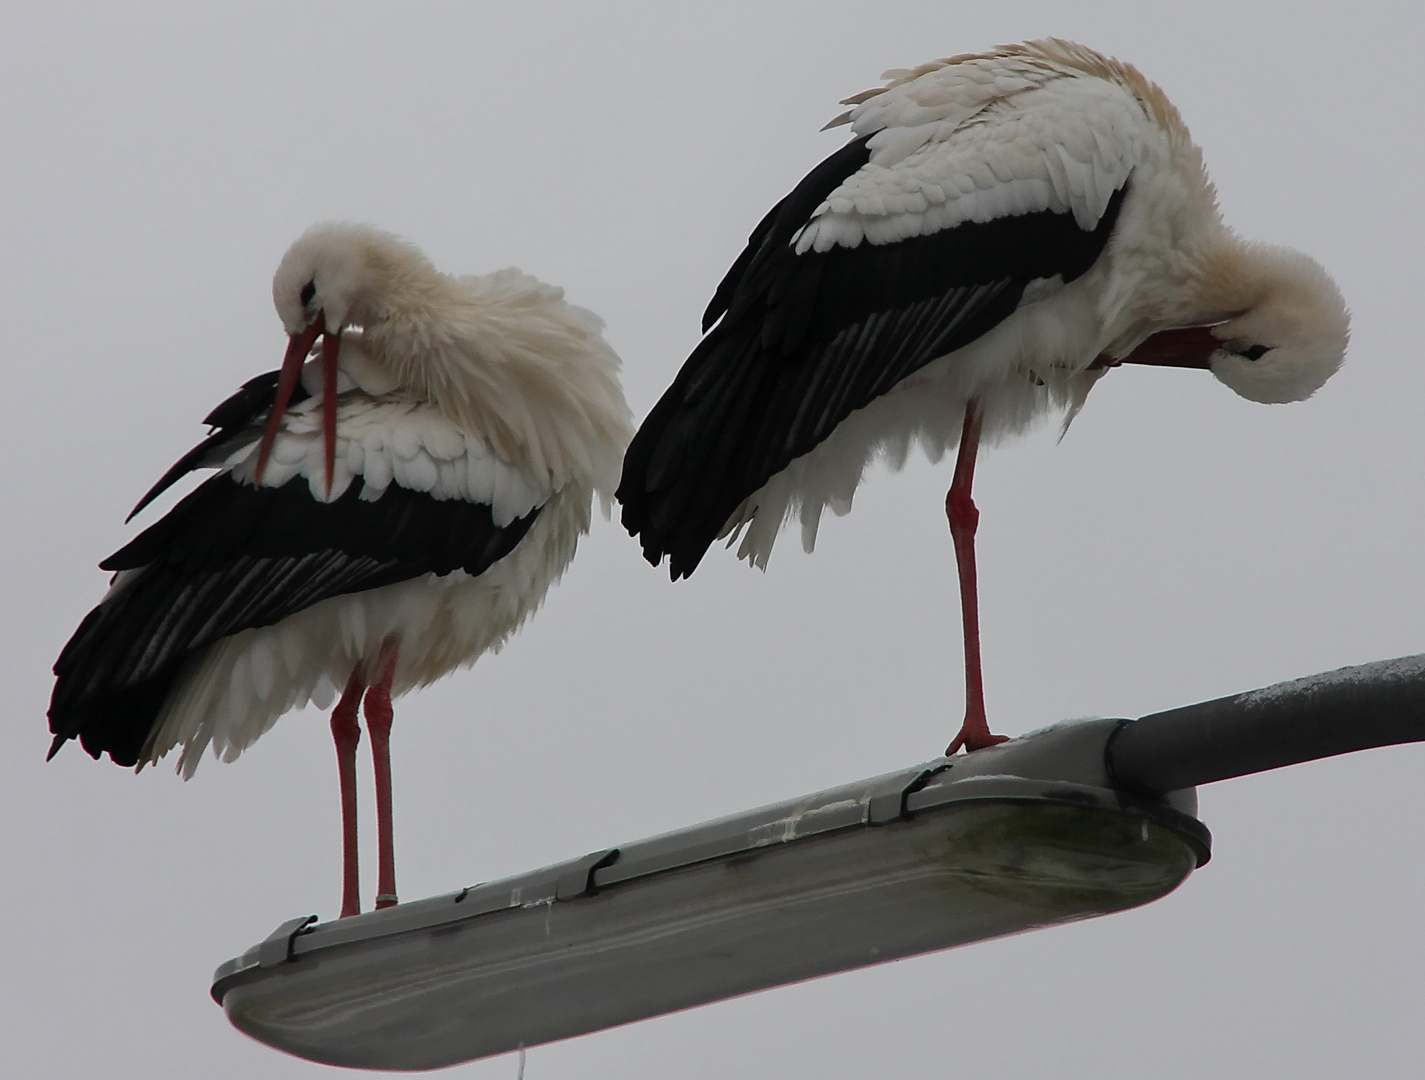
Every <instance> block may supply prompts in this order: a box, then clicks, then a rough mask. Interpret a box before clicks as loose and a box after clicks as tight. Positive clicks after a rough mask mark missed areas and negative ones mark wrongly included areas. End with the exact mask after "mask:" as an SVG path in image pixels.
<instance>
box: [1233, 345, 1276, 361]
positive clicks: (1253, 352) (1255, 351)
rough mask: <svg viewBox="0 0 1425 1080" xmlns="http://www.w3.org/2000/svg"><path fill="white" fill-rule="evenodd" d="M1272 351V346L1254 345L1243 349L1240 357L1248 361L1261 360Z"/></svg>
mask: <svg viewBox="0 0 1425 1080" xmlns="http://www.w3.org/2000/svg"><path fill="white" fill-rule="evenodd" d="M1271 351H1272V347H1271V346H1270V345H1253V346H1252V347H1251V348H1248V349H1243V350H1242V352H1241V353H1239V354H1238V355H1240V356H1241V357H1243V359H1246V360H1260V359H1261V358H1262V357H1264V356H1266V355H1267V353H1269V352H1271Z"/></svg>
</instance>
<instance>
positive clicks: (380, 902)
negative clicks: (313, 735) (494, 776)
mask: <svg viewBox="0 0 1425 1080" xmlns="http://www.w3.org/2000/svg"><path fill="white" fill-rule="evenodd" d="M398 651H399V645H398V644H397V641H396V639H395V638H387V639H386V641H385V642H384V643H382V645H381V655H380V658H379V659H378V660H377V662H376V663H377V668H378V674H377V678H376V681H375V682H373V683H372V684H371V689H370V690H368V691H366V730H367V731H369V732H371V763H372V765H373V766H374V767H375V770H376V847H377V859H378V867H377V876H376V906H377V907H378V908H387V907H393V906H395V904H396V842H395V837H394V834H393V832H392V827H391V716H392V710H391V680H392V679H394V678H395V675H396V655H397V653H398Z"/></svg>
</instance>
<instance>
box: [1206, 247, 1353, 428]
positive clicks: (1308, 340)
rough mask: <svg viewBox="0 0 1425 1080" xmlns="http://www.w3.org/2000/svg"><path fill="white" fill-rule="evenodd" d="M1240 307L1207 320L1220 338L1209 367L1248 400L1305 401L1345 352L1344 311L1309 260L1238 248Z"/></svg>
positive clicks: (1347, 324) (1281, 251) (1347, 325)
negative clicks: (1233, 312) (1228, 315)
mask: <svg viewBox="0 0 1425 1080" xmlns="http://www.w3.org/2000/svg"><path fill="white" fill-rule="evenodd" d="M1243 263H1244V265H1243V267H1242V273H1243V276H1244V278H1245V279H1246V280H1245V281H1244V283H1243V292H1242V293H1241V294H1240V295H1242V298H1243V299H1244V300H1246V301H1248V303H1247V304H1246V305H1245V306H1244V308H1243V309H1242V311H1241V314H1239V315H1234V316H1233V317H1232V318H1230V319H1228V320H1227V321H1226V322H1223V323H1219V324H1218V325H1216V326H1214V327H1212V335H1213V337H1215V338H1216V339H1217V340H1218V341H1219V342H1220V343H1221V344H1220V345H1219V346H1218V348H1217V349H1216V350H1215V351H1214V352H1213V353H1212V357H1211V361H1210V363H1209V367H1210V368H1211V370H1212V373H1213V374H1214V375H1216V376H1217V378H1218V379H1219V380H1220V381H1222V382H1223V383H1226V384H1227V386H1229V387H1231V388H1232V389H1233V390H1235V391H1236V392H1237V393H1239V394H1241V395H1242V396H1243V397H1244V398H1247V399H1248V400H1249V401H1261V402H1265V403H1267V404H1275V403H1278V402H1286V401H1304V400H1305V399H1306V398H1309V397H1310V396H1311V395H1312V394H1314V393H1316V391H1317V390H1319V389H1321V387H1322V385H1323V384H1324V383H1325V382H1326V380H1327V379H1329V378H1330V377H1331V376H1332V375H1334V374H1336V371H1337V369H1339V368H1340V366H1341V362H1342V361H1343V360H1344V359H1345V357H1346V343H1347V341H1348V340H1349V338H1350V334H1351V315H1350V312H1349V311H1347V310H1346V301H1345V299H1344V298H1343V297H1342V295H1341V290H1340V289H1338V288H1337V287H1336V283H1335V282H1334V281H1332V280H1331V276H1330V275H1329V274H1328V273H1326V271H1325V270H1324V269H1323V268H1322V266H1321V264H1320V263H1318V262H1317V261H1316V260H1315V259H1313V258H1311V257H1309V256H1307V255H1303V254H1301V253H1300V252H1298V251H1292V250H1290V249H1288V248H1279V247H1269V246H1267V245H1264V244H1262V245H1252V246H1250V247H1248V248H1247V249H1246V251H1245V252H1244V254H1243Z"/></svg>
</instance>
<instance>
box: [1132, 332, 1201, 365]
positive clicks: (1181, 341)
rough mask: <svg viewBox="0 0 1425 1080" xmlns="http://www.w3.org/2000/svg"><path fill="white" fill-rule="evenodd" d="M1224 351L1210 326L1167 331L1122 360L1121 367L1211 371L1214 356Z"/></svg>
mask: <svg viewBox="0 0 1425 1080" xmlns="http://www.w3.org/2000/svg"><path fill="white" fill-rule="evenodd" d="M1220 348H1222V342H1221V341H1219V340H1218V339H1217V338H1216V337H1214V336H1213V333H1212V328H1211V327H1207V326H1186V327H1183V328H1182V329H1181V330H1163V331H1160V332H1159V333H1156V334H1154V335H1153V336H1152V337H1150V338H1149V339H1148V340H1147V341H1145V342H1143V344H1141V345H1139V346H1138V348H1136V349H1134V350H1133V351H1132V352H1131V353H1129V354H1128V355H1127V356H1125V357H1124V358H1123V359H1122V360H1120V361H1118V362H1119V363H1120V364H1154V365H1156V366H1158V367H1181V368H1204V369H1205V368H1207V367H1208V366H1209V361H1210V360H1211V359H1212V354H1213V353H1215V352H1216V351H1217V350H1218V349H1220Z"/></svg>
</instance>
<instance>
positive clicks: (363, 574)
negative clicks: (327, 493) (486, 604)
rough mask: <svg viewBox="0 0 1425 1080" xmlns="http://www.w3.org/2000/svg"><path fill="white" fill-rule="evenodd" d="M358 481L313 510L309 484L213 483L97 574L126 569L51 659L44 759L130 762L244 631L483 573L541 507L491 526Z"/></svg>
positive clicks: (477, 510)
mask: <svg viewBox="0 0 1425 1080" xmlns="http://www.w3.org/2000/svg"><path fill="white" fill-rule="evenodd" d="M362 487H363V484H362V482H361V481H359V480H358V481H357V482H355V483H353V484H352V486H351V488H350V489H348V490H347V491H346V492H345V493H344V494H343V495H342V496H341V497H340V498H338V499H336V500H334V501H333V502H330V503H321V502H318V501H316V500H315V499H313V498H312V496H311V492H310V489H309V487H308V484H307V481H306V480H305V479H304V478H302V477H296V478H294V479H292V480H290V481H288V482H287V483H286V484H284V485H282V486H281V487H275V488H274V487H268V488H255V487H252V486H250V485H246V484H239V483H238V482H236V481H235V480H233V479H232V478H231V477H230V476H229V475H227V474H226V473H224V474H220V475H218V476H215V477H213V478H211V479H210V480H208V481H207V482H205V483H204V484H202V485H201V486H200V487H198V488H197V489H196V490H195V491H193V492H192V493H190V494H189V495H188V496H187V497H186V498H184V499H183V500H182V501H181V502H179V503H178V505H177V506H175V507H174V508H173V510H172V511H170V512H169V513H168V514H167V515H166V516H165V517H164V518H163V519H162V520H161V521H159V522H157V523H156V524H154V525H153V526H151V527H150V528H148V529H146V530H145V531H144V532H142V533H141V534H140V535H139V536H137V537H136V538H135V539H134V540H133V541H132V542H131V543H129V544H128V545H126V546H125V547H123V548H122V549H120V550H119V551H117V552H115V553H114V554H113V555H111V556H110V557H109V558H107V559H105V560H104V562H103V563H102V564H101V565H102V567H103V568H104V569H106V570H114V571H121V572H127V574H128V575H129V576H127V577H126V578H124V579H122V580H120V581H119V582H118V583H117V587H116V588H115V589H113V590H112V591H111V592H110V594H109V595H108V596H107V597H105V599H104V601H103V602H102V603H100V605H99V606H98V607H97V608H95V609H94V610H93V611H91V612H90V613H89V615H88V616H87V617H86V618H85V619H84V621H83V623H81V624H80V627H79V629H78V630H77V631H76V632H75V634H74V637H73V638H71V639H70V641H69V643H68V644H67V645H66V646H65V647H64V651H63V652H62V653H61V654H60V657H59V660H58V661H57V662H56V663H55V667H54V672H55V675H56V676H57V681H56V683H55V688H54V694H53V697H52V698H51V700H50V711H49V717H50V731H51V732H53V734H54V743H53V745H52V746H51V748H50V753H51V755H53V754H54V752H55V751H57V750H58V749H59V747H60V746H62V745H63V744H64V743H65V742H66V741H67V740H69V739H73V738H78V739H79V740H80V741H81V743H82V744H83V746H84V748H85V750H87V751H88V752H89V753H90V755H92V756H93V757H96V758H97V757H99V756H100V755H101V754H103V753H108V755H109V756H110V757H111V758H112V759H113V760H114V761H115V762H117V763H118V764H120V765H133V764H134V763H135V762H137V760H138V758H139V755H140V754H141V753H142V751H143V747H144V744H145V742H146V741H147V739H148V737H149V734H150V732H151V731H152V729H153V725H154V723H155V721H156V720H157V717H158V713H159V710H160V709H161V707H162V705H163V702H164V700H165V698H166V697H167V696H168V693H169V691H170V690H171V689H172V687H173V683H174V681H175V680H176V679H177V677H178V675H179V673H180V672H181V670H182V667H183V664H184V662H185V661H186V660H187V659H188V658H189V657H190V656H192V655H193V654H194V653H195V652H196V651H197V650H199V649H202V648H204V647H205V646H207V645H210V644H212V643H213V642H215V641H218V640H219V639H221V638H224V637H228V636H230V635H232V634H236V633H239V632H240V631H242V630H247V629H251V628H254V627H260V626H271V625H272V624H274V623H276V622H279V621H281V620H282V619H284V618H286V617H287V616H289V615H293V614H295V613H296V612H298V611H302V610H304V609H305V608H308V607H311V606H312V605H313V604H316V603H318V602H320V601H322V600H326V599H328V598H330V597H333V596H341V595H343V594H346V593H353V592H360V591H363V590H366V589H375V588H379V587H381V586H383V585H391V584H395V583H396V582H400V581H407V580H409V579H411V578H416V577H421V576H424V575H426V574H448V573H451V572H452V571H454V570H464V571H465V572H466V573H468V574H481V573H483V572H484V571H485V570H486V569H488V568H489V567H490V566H491V565H492V564H493V563H495V562H496V561H497V560H499V559H501V558H503V557H504V556H505V555H508V554H509V553H510V552H511V551H512V550H514V548H515V545H516V544H518V543H519V542H520V540H521V539H523V538H524V535H525V534H526V533H527V532H528V531H529V528H530V526H531V525H533V524H534V521H535V519H536V517H538V515H539V508H538V507H536V508H535V509H534V510H532V511H530V513H528V514H526V515H525V516H524V517H522V518H518V519H516V520H515V521H512V522H510V523H509V524H508V525H504V526H500V525H496V524H495V522H494V518H493V516H492V514H491V509H490V507H489V506H487V505H484V504H480V503H469V502H465V501H463V500H459V499H448V500H438V499H435V498H432V497H431V496H430V495H427V494H425V493H423V492H417V491H411V490H409V489H406V488H402V487H399V486H398V485H396V484H391V485H390V486H388V487H387V488H386V490H385V491H384V492H383V493H382V494H381V496H380V498H378V499H375V500H374V501H369V502H368V501H365V500H363V499H362V498H361V490H362Z"/></svg>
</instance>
